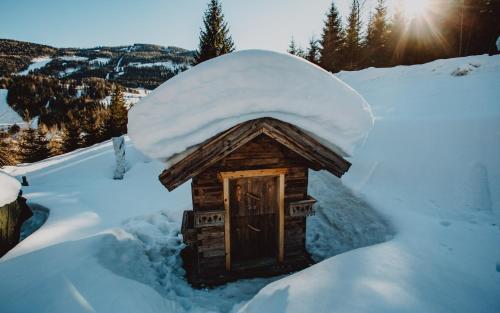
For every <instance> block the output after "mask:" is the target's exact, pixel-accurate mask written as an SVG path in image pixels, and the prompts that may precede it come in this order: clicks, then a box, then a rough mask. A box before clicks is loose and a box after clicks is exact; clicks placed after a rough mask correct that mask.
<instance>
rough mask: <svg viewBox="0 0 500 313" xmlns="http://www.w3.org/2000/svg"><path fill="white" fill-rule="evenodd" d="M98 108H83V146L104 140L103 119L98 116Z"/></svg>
mask: <svg viewBox="0 0 500 313" xmlns="http://www.w3.org/2000/svg"><path fill="white" fill-rule="evenodd" d="M99 111H100V110H99V109H97V108H94V109H88V108H86V109H84V110H83V111H82V112H81V114H82V120H83V121H82V130H83V133H84V135H83V143H84V145H85V146H87V147H88V146H91V145H93V144H96V143H98V142H101V141H104V139H103V136H104V133H105V131H104V125H103V119H102V118H101V117H100V113H99Z"/></svg>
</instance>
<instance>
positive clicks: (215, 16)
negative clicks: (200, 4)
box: [194, 0, 234, 64]
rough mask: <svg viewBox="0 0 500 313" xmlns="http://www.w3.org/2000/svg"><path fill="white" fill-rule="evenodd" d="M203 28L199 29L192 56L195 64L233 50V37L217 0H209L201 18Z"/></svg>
mask: <svg viewBox="0 0 500 313" xmlns="http://www.w3.org/2000/svg"><path fill="white" fill-rule="evenodd" d="M203 26H204V29H202V30H201V31H200V43H199V46H198V51H196V54H195V56H194V59H195V62H194V63H195V64H199V63H201V62H203V61H206V60H209V59H212V58H215V57H218V56H220V55H223V54H226V53H230V52H233V51H234V43H233V39H232V38H231V36H230V35H229V28H228V26H227V22H225V21H224V14H223V13H222V5H221V4H220V3H219V1H218V0H210V2H209V3H208V8H207V10H206V11H205V15H204V18H203Z"/></svg>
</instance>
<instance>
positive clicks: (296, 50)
mask: <svg viewBox="0 0 500 313" xmlns="http://www.w3.org/2000/svg"><path fill="white" fill-rule="evenodd" d="M287 52H288V53H290V54H293V55H296V56H299V57H304V51H303V50H302V48H300V47H299V46H298V45H297V44H296V43H295V39H294V38H293V36H292V40H290V44H289V45H288V50H287Z"/></svg>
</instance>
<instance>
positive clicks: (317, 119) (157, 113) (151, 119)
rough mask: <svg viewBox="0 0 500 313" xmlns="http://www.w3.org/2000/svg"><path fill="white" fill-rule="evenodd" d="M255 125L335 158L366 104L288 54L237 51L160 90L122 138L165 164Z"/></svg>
mask: <svg viewBox="0 0 500 313" xmlns="http://www.w3.org/2000/svg"><path fill="white" fill-rule="evenodd" d="M260 117H273V118H276V119H279V120H282V121H285V122H288V123H291V124H294V125H296V126H298V127H300V128H302V129H304V130H305V131H307V132H308V133H309V134H311V135H314V136H315V138H317V139H319V141H320V142H322V143H324V144H325V145H326V146H328V147H331V148H333V149H334V150H335V152H337V153H339V154H340V155H342V156H349V155H351V154H352V152H353V151H354V148H355V146H356V145H357V144H358V143H359V142H360V141H362V140H363V139H364V138H365V137H366V135H367V134H368V132H369V131H370V129H371V128H372V125H373V117H372V114H371V110H370V107H369V105H368V104H367V102H366V101H365V100H364V99H363V98H362V97H361V96H360V95H359V94H358V93H357V92H356V91H355V90H353V89H352V88H351V87H349V86H348V85H347V84H345V83H344V82H342V81H340V80H339V79H337V78H336V77H335V76H334V75H332V74H331V73H329V72H327V71H325V70H323V69H321V68H320V67H318V66H316V65H314V64H312V63H310V62H308V61H306V60H304V59H302V58H298V57H295V56H292V55H289V54H283V53H277V52H271V51H264V50H244V51H238V52H234V53H231V54H226V55H223V56H220V57H218V58H215V59H212V60H209V61H206V62H203V63H201V64H199V65H197V66H195V67H193V68H191V69H189V70H187V71H185V72H183V73H181V74H179V75H177V76H175V77H174V78H172V79H170V80H168V81H167V82H165V83H163V84H162V85H161V86H159V87H158V88H156V89H155V90H154V91H153V92H152V93H151V94H150V95H149V96H147V97H145V98H144V99H143V100H141V101H140V102H139V103H138V104H137V105H135V106H134V107H133V108H132V109H131V110H130V112H129V124H128V131H129V136H130V137H131V139H132V141H133V142H134V144H135V146H137V147H138V148H139V149H140V150H142V151H143V152H144V153H145V154H147V155H149V156H150V157H153V158H157V159H160V160H164V161H165V160H168V159H169V158H171V157H172V156H174V155H176V154H178V153H182V152H186V151H189V150H188V149H189V148H191V147H193V146H196V145H197V144H199V143H201V142H203V141H204V140H206V139H208V138H210V137H212V136H214V135H216V134H218V133H220V132H222V131H224V130H226V129H228V128H230V127H233V126H235V125H237V124H239V123H241V122H245V121H248V120H251V119H256V118H260ZM168 165H171V162H169V164H168ZM168 165H167V166H168Z"/></svg>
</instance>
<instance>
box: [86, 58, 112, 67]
mask: <svg viewBox="0 0 500 313" xmlns="http://www.w3.org/2000/svg"><path fill="white" fill-rule="evenodd" d="M109 61H111V58H102V57H99V58H95V59H93V60H90V61H89V63H90V64H91V65H96V66H103V65H106V64H108V63H109Z"/></svg>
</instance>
